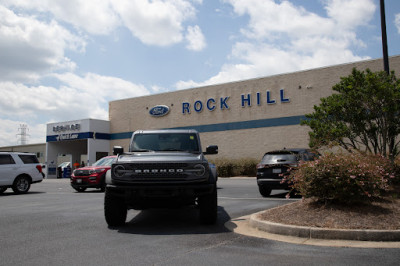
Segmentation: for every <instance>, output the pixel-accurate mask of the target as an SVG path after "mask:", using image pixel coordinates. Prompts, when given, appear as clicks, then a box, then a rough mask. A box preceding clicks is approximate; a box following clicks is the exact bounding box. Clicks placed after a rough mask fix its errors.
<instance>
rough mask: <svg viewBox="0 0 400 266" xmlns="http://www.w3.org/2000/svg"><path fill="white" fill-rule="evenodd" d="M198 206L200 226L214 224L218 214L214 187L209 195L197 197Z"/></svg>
mask: <svg viewBox="0 0 400 266" xmlns="http://www.w3.org/2000/svg"><path fill="white" fill-rule="evenodd" d="M198 204H199V209H200V222H201V223H202V224H215V222H216V221H217V212H218V210H217V209H218V196H217V189H216V187H214V190H213V192H212V193H211V194H209V195H205V196H201V197H199V199H198Z"/></svg>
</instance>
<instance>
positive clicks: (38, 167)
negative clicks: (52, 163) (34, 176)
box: [36, 164, 42, 173]
mask: <svg viewBox="0 0 400 266" xmlns="http://www.w3.org/2000/svg"><path fill="white" fill-rule="evenodd" d="M36 169H37V170H38V171H39V173H41V172H42V166H41V165H40V164H38V165H36Z"/></svg>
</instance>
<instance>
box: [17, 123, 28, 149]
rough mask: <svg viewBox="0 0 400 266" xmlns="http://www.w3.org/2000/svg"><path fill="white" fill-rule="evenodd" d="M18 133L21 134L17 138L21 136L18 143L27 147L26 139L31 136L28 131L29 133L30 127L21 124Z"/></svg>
mask: <svg viewBox="0 0 400 266" xmlns="http://www.w3.org/2000/svg"><path fill="white" fill-rule="evenodd" d="M18 131H20V133H18V134H17V136H19V140H18V143H19V144H20V145H26V144H27V143H28V142H27V138H26V137H27V136H29V134H27V131H29V128H28V126H27V125H25V124H20V128H19V129H18Z"/></svg>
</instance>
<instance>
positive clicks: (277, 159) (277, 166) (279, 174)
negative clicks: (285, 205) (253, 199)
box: [257, 149, 318, 197]
mask: <svg viewBox="0 0 400 266" xmlns="http://www.w3.org/2000/svg"><path fill="white" fill-rule="evenodd" d="M317 156H318V154H317V153H315V152H312V151H311V150H309V149H283V150H275V151H270V152H267V153H265V154H264V156H263V158H262V159H261V162H260V163H259V164H257V185H258V190H259V191H260V194H261V195H262V196H263V197H268V196H269V195H270V194H271V191H272V190H273V189H284V190H289V189H290V187H289V184H288V183H287V182H284V180H283V178H284V176H285V175H287V174H288V170H289V169H290V168H296V167H297V166H298V162H299V161H300V160H302V161H311V160H314V159H315V158H316V157H317Z"/></svg>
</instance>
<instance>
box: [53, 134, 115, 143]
mask: <svg viewBox="0 0 400 266" xmlns="http://www.w3.org/2000/svg"><path fill="white" fill-rule="evenodd" d="M110 138H111V135H110V134H109V133H97V132H96V133H94V132H80V133H61V134H58V135H51V136H47V137H46V142H53V141H64V140H78V139H104V140H110Z"/></svg>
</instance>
